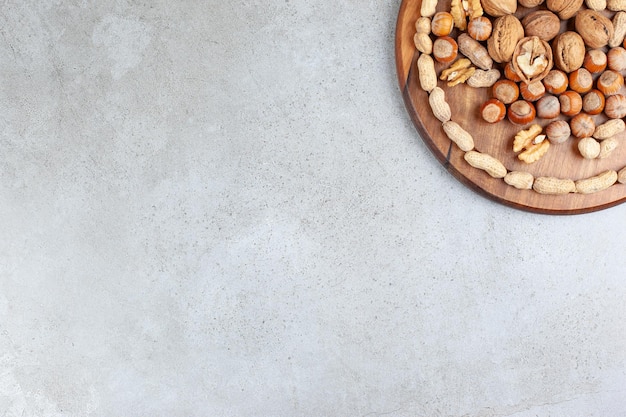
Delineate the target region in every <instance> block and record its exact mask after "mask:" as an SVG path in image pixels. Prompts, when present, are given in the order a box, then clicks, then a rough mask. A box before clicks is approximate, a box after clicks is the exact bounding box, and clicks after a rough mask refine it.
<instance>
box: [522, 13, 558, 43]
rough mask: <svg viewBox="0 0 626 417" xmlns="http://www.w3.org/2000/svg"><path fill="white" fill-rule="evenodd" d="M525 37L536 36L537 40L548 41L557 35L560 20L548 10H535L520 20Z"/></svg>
mask: <svg viewBox="0 0 626 417" xmlns="http://www.w3.org/2000/svg"><path fill="white" fill-rule="evenodd" d="M522 26H524V32H525V33H526V36H538V37H539V39H542V40H544V41H550V40H552V39H554V37H555V36H556V35H558V34H559V31H560V29H561V20H560V19H559V17H558V16H557V15H555V14H554V13H552V12H551V11H550V10H536V11H534V12H531V13H529V14H527V15H526V16H525V17H524V19H522Z"/></svg>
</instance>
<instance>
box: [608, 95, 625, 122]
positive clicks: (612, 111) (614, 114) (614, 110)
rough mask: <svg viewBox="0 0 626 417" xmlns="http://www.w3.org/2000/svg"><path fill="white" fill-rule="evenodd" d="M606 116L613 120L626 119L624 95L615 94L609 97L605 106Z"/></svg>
mask: <svg viewBox="0 0 626 417" xmlns="http://www.w3.org/2000/svg"><path fill="white" fill-rule="evenodd" d="M604 114H606V115H607V116H608V117H610V118H611V119H621V118H624V117H626V97H624V96H623V95H622V94H614V95H612V96H609V97H607V99H606V103H605V105H604Z"/></svg>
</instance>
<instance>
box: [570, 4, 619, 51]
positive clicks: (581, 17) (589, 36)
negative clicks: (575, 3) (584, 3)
mask: <svg viewBox="0 0 626 417" xmlns="http://www.w3.org/2000/svg"><path fill="white" fill-rule="evenodd" d="M575 26H576V32H578V34H579V35H580V36H581V37H582V38H583V40H584V41H585V45H587V46H589V47H590V48H602V47H603V46H606V45H608V43H609V39H611V38H612V37H613V22H611V20H609V18H608V17H605V16H604V15H603V14H601V13H600V12H597V11H595V10H580V11H579V12H578V13H576V19H575Z"/></svg>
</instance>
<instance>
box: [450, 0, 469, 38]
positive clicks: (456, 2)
mask: <svg viewBox="0 0 626 417" xmlns="http://www.w3.org/2000/svg"><path fill="white" fill-rule="evenodd" d="M450 14H451V15H452V19H453V20H454V26H455V27H457V28H459V29H460V30H462V31H464V30H465V29H467V13H466V12H465V8H464V7H463V0H452V1H451V2H450Z"/></svg>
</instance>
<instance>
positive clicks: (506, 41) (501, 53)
mask: <svg viewBox="0 0 626 417" xmlns="http://www.w3.org/2000/svg"><path fill="white" fill-rule="evenodd" d="M523 37H524V28H523V27H522V23H521V22H520V21H519V20H518V19H517V17H515V16H513V15H512V14H507V15H504V16H501V17H499V18H497V19H496V20H495V21H494V22H493V30H492V31H491V37H490V38H489V39H488V40H487V49H488V51H489V55H490V56H491V58H493V60H494V61H496V62H499V63H503V62H509V61H510V60H511V58H513V52H514V51H515V46H516V45H517V42H519V41H520V39H522V38H523ZM583 53H584V51H583Z"/></svg>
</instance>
